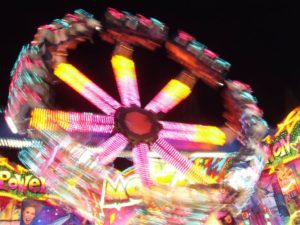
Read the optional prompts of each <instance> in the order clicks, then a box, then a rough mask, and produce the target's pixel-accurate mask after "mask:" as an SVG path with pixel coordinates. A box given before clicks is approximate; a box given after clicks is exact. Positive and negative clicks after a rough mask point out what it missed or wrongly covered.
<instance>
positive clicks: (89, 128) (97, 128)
mask: <svg viewBox="0 0 300 225" xmlns="http://www.w3.org/2000/svg"><path fill="white" fill-rule="evenodd" d="M113 129H114V125H97V124H95V125H88V124H84V123H81V122H76V123H70V126H69V128H68V129H67V131H69V132H74V131H78V132H95V133H104V134H110V133H111V132H112V131H113Z"/></svg>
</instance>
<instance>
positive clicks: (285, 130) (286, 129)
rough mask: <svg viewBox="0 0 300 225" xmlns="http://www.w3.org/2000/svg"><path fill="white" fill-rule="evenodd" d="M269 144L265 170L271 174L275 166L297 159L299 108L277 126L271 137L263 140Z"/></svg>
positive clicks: (299, 144) (299, 137)
mask: <svg viewBox="0 0 300 225" xmlns="http://www.w3.org/2000/svg"><path fill="white" fill-rule="evenodd" d="M265 141H266V143H267V144H269V148H270V157H269V161H268V163H267V168H268V169H270V173H273V172H274V171H275V169H276V167H277V166H279V165H280V164H284V163H287V162H290V161H292V160H295V159H297V158H299V156H300V154H299V149H300V107H298V108H296V109H294V110H293V111H292V112H290V113H289V115H288V116H287V117H286V118H285V120H284V121H283V122H282V123H281V124H279V125H278V126H277V132H276V133H275V134H274V136H273V137H271V136H268V137H267V138H266V139H265Z"/></svg>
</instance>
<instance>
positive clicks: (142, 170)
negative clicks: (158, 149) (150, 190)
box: [132, 143, 153, 187]
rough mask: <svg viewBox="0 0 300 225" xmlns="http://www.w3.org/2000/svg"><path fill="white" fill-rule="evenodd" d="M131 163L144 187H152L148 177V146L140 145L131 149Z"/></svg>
mask: <svg viewBox="0 0 300 225" xmlns="http://www.w3.org/2000/svg"><path fill="white" fill-rule="evenodd" d="M132 151H133V162H134V166H135V168H136V170H137V172H138V174H139V175H140V176H141V181H142V184H143V185H144V186H146V187H150V186H152V184H153V183H152V180H151V177H150V170H149V168H150V166H149V158H148V151H149V148H148V145H147V144H145V143H141V144H139V145H138V146H136V147H134V148H133V150H132Z"/></svg>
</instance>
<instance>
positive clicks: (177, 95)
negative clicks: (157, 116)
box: [145, 79, 191, 113]
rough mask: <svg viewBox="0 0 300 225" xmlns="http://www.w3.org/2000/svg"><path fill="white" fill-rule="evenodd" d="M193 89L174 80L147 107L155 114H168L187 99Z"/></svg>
mask: <svg viewBox="0 0 300 225" xmlns="http://www.w3.org/2000/svg"><path fill="white" fill-rule="evenodd" d="M190 93H191V88H190V87H189V86H188V85H186V84H184V83H182V82H181V81H179V80H176V79H173V80H170V81H169V83H168V84H167V85H166V86H165V87H164V88H163V89H162V90H161V91H160V92H159V93H158V94H157V95H156V96H155V97H154V98H153V99H152V100H151V102H150V103H149V104H148V105H147V106H146V107H145V109H146V110H149V111H152V112H154V113H159V112H163V113H167V112H168V111H170V110H171V109H173V108H174V107H175V106H176V105H178V104H179V103H180V102H181V101H182V100H184V99H185V98H187V97H188V96H189V94H190Z"/></svg>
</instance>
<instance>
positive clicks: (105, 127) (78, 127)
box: [66, 112, 114, 134]
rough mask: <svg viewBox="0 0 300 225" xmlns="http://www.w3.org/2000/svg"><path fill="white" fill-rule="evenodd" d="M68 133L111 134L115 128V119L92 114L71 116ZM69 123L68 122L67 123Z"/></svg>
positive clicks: (71, 114) (73, 113) (74, 114)
mask: <svg viewBox="0 0 300 225" xmlns="http://www.w3.org/2000/svg"><path fill="white" fill-rule="evenodd" d="M68 119H69V121H68V122H69V127H68V129H67V130H68V131H70V132H73V131H80V132H97V133H107V134H108V133H111V132H112V131H113V128H114V118H113V117H112V116H101V115H94V114H92V113H76V112H71V113H70V114H69V118H68ZM66 122H67V121H66Z"/></svg>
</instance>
